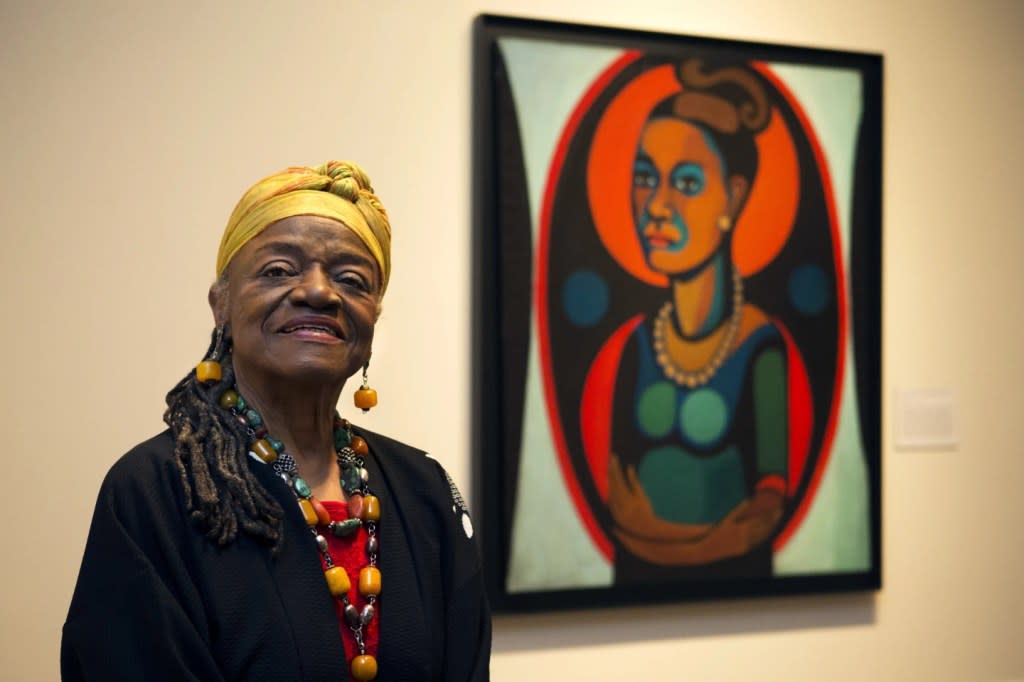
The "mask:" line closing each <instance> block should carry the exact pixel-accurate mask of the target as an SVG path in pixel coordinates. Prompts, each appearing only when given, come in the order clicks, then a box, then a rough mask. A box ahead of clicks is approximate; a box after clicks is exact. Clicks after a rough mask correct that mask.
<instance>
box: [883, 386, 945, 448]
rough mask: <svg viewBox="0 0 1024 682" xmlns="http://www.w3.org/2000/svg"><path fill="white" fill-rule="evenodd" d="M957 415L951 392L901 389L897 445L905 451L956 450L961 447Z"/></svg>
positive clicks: (897, 402) (898, 395) (897, 407)
mask: <svg viewBox="0 0 1024 682" xmlns="http://www.w3.org/2000/svg"><path fill="white" fill-rule="evenodd" d="M958 416H959V415H958V411H957V403H956V396H955V395H954V394H953V391H952V389H948V388H915V389H901V390H898V391H897V392H896V419H895V431H896V434H895V446H896V447H897V448H900V449H905V450H909V449H929V450H955V449H957V448H958V447H959V446H960V427H959V423H958V422H959V419H958Z"/></svg>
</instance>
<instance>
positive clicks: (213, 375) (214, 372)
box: [196, 327, 224, 384]
mask: <svg viewBox="0 0 1024 682" xmlns="http://www.w3.org/2000/svg"><path fill="white" fill-rule="evenodd" d="M223 343H224V327H217V330H216V333H215V335H214V339H213V345H212V347H211V349H210V354H209V355H208V356H207V357H206V359H204V360H203V361H202V362H200V363H199V364H198V365H196V379H198V380H199V383H201V384H215V383H217V382H218V381H220V380H221V375H222V371H221V366H220V362H218V360H219V359H220V355H221V352H222V350H223V349H222V348H221V346H222V345H223Z"/></svg>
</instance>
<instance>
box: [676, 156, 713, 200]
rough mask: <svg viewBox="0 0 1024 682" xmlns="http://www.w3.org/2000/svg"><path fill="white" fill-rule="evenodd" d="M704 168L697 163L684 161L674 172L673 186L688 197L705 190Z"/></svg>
mask: <svg viewBox="0 0 1024 682" xmlns="http://www.w3.org/2000/svg"><path fill="white" fill-rule="evenodd" d="M704 185H705V180H704V169H703V168H701V167H700V166H698V165H697V164H695V163H684V164H682V165H681V166H679V167H678V168H676V169H675V171H673V172H672V187H674V188H675V189H676V190H677V191H679V192H682V193H683V194H685V195H686V196H688V197H692V196H696V195H698V194H700V193H701V192H702V191H704Z"/></svg>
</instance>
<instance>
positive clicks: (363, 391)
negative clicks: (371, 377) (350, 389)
mask: <svg viewBox="0 0 1024 682" xmlns="http://www.w3.org/2000/svg"><path fill="white" fill-rule="evenodd" d="M369 368H370V363H369V362H367V363H366V364H365V365H363V385H362V386H360V387H359V389H358V390H356V393H355V403H356V407H358V408H359V409H360V410H362V411H363V412H369V411H370V408H371V407H375V406H376V405H377V391H375V390H373V389H372V388H370V384H369V383H368V382H367V379H366V371H367V370H368V369H369Z"/></svg>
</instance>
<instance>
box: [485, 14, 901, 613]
mask: <svg viewBox="0 0 1024 682" xmlns="http://www.w3.org/2000/svg"><path fill="white" fill-rule="evenodd" d="M473 102H474V133H473V134H474V142H473V146H474V175H473V177H474V183H475V186H474V231H475V240H476V243H475V256H474V257H475V272H474V277H475V284H476V286H475V287H474V291H475V296H476V300H475V302H474V320H475V339H474V348H475V353H476V357H475V361H474V362H475V372H474V377H475V387H474V392H475V396H474V398H475V400H474V404H475V405H476V414H475V419H474V424H475V430H476V432H475V444H474V447H475V453H476V457H477V459H476V461H475V465H476V469H475V471H476V476H477V486H476V490H477V492H478V499H477V505H476V506H477V509H478V512H479V513H480V514H481V521H482V524H481V525H482V529H481V535H482V543H483V549H484V558H485V564H486V567H487V571H488V588H489V590H490V595H491V599H492V603H493V606H494V607H495V609H496V610H498V611H503V610H537V609H557V608H576V607H583V606H601V605H616V604H629V603H641V602H662V601H667V600H686V599H706V598H719V597H735V596H755V595H778V594H793V593H807V592H823V591H841V590H870V589H877V588H878V587H879V586H880V584H881V554H880V548H881V541H880V533H881V508H880V497H881V496H880V486H881V479H880V469H881V466H880V437H879V430H880V429H879V424H880V414H881V410H880V395H879V383H880V376H881V358H880V355H881V353H880V338H881V333H880V299H881V294H880V292H881V273H880V264H881V205H882V203H881V202H882V197H881V188H882V149H881V141H882V57H881V56H879V55H871V54H861V53H853V52H842V51H835V50H822V49H810V48H802V47H790V46H782V45H770V44H760V43H750V42H740V41H735V40H717V39H709V38H697V37H688V36H681V35H668V34H662V33H650V32H637V31H627V30H616V29H610V28H601V27H595V26H581V25H571V24H561V23H551V22H540V21H532V20H525V19H517V18H510V17H497V16H481V17H479V18H478V19H477V22H476V25H475V28H474V93H473Z"/></svg>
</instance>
